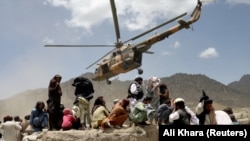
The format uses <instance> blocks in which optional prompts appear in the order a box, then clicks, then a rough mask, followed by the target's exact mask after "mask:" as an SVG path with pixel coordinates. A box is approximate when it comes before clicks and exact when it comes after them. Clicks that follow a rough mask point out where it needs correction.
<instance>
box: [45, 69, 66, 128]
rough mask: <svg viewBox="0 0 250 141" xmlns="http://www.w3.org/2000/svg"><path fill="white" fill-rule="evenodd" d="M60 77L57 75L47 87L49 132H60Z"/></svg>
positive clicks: (61, 114)
mask: <svg viewBox="0 0 250 141" xmlns="http://www.w3.org/2000/svg"><path fill="white" fill-rule="evenodd" d="M61 79H62V76H61V75H59V74H57V75H55V76H54V77H53V78H52V79H51V80H50V82H49V86H48V100H47V106H48V113H49V130H60V129H61V123H62V117H63V107H62V105H61V96H62V89H61V86H60V82H61Z"/></svg>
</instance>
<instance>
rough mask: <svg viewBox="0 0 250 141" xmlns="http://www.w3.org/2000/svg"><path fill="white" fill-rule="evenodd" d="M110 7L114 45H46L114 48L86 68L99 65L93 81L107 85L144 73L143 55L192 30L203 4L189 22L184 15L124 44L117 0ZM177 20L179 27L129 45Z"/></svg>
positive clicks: (198, 3) (199, 3)
mask: <svg viewBox="0 0 250 141" xmlns="http://www.w3.org/2000/svg"><path fill="white" fill-rule="evenodd" d="M110 6H111V11H112V16H113V22H114V27H115V33H116V42H115V44H114V45H45V47H110V46H112V47H114V49H113V50H111V51H110V52H108V53H107V54H105V55H104V56H103V57H101V58H100V59H98V60H97V61H95V62H94V63H92V64H91V65H89V66H88V67H87V68H86V69H88V68H90V67H91V66H93V65H95V64H97V67H96V69H95V72H94V74H93V76H92V80H93V81H103V80H106V82H107V84H111V81H110V80H109V79H110V78H112V77H114V76H117V75H119V74H121V73H127V72H129V71H132V70H134V69H137V70H138V74H139V75H141V74H142V73H143V70H142V69H141V65H142V57H143V53H148V54H153V52H151V51H149V49H150V48H151V47H152V45H153V44H155V43H157V42H159V41H162V40H164V39H165V38H168V37H169V36H170V35H172V34H174V33H176V32H177V31H180V30H182V29H184V28H185V29H188V28H190V25H191V24H193V23H194V22H196V21H197V20H199V18H200V13H201V7H202V2H201V1H200V0H197V5H196V7H195V8H194V10H193V12H192V14H191V18H190V19H189V20H188V21H184V20H182V19H180V18H181V17H184V16H185V15H187V13H183V14H181V15H179V16H177V17H175V18H173V19H171V20H168V21H166V22H164V23H162V24H160V25H158V26H156V27H154V28H151V29H149V30H147V31H145V32H143V33H141V34H139V35H137V36H135V37H133V38H131V39H129V40H126V41H124V42H122V41H120V31H119V24H118V17H117V12H116V6H115V0H110ZM176 20H178V25H175V26H173V27H171V28H169V29H168V30H166V31H163V32H161V33H160V34H157V35H154V36H152V37H151V38H149V39H147V40H144V41H142V42H140V43H137V44H129V43H127V42H129V41H133V40H135V39H138V38H140V37H142V36H144V35H146V34H148V33H150V32H152V31H154V30H155V29H158V28H160V27H162V26H164V25H166V24H169V23H171V22H174V21H176ZM101 60H102V61H101ZM100 61H101V62H100ZM98 62H100V63H98Z"/></svg>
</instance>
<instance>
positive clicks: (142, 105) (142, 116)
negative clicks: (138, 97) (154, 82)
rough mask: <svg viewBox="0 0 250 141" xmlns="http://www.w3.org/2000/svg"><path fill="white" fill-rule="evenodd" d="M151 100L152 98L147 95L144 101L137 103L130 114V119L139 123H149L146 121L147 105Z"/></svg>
mask: <svg viewBox="0 0 250 141" xmlns="http://www.w3.org/2000/svg"><path fill="white" fill-rule="evenodd" d="M150 102H151V98H149V97H146V98H144V99H143V102H141V101H139V102H137V103H136V104H135V107H134V109H133V111H132V112H131V113H130V115H129V119H130V121H132V122H133V123H135V125H137V124H143V125H147V123H146V121H147V120H148V115H147V113H148V112H147V107H146V105H147V104H149V103H150Z"/></svg>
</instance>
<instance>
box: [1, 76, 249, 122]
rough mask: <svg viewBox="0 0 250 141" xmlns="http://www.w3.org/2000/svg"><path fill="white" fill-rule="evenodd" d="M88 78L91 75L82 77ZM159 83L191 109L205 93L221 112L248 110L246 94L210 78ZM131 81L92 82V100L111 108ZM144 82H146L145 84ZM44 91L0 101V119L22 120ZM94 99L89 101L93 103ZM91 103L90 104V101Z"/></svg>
mask: <svg viewBox="0 0 250 141" xmlns="http://www.w3.org/2000/svg"><path fill="white" fill-rule="evenodd" d="M83 75H84V76H85V77H88V78H91V73H86V74H83ZM73 80H74V78H72V79H70V80H68V81H65V82H62V83H61V87H62V90H63V96H62V104H64V105H65V106H66V107H69V108H71V107H72V106H73V101H74V98H75V96H74V87H72V86H71V84H72V82H73ZM161 80H162V83H166V84H167V85H168V87H169V90H170V96H171V97H172V98H176V97H182V98H184V99H185V100H186V103H187V105H188V106H190V107H191V108H192V107H194V106H196V104H197V102H198V101H199V98H200V96H201V91H202V90H205V91H206V92H207V94H208V95H209V96H210V97H211V98H212V99H213V100H214V102H215V105H216V108H217V109H222V108H225V107H227V106H230V107H232V108H233V109H236V108H250V102H249V98H250V94H249V93H248V94H247V93H243V92H241V91H239V90H237V89H236V88H232V87H229V86H226V85H223V84H221V83H220V82H217V81H216V80H213V79H210V78H208V77H207V76H205V75H200V74H196V75H192V74H182V73H178V74H175V75H172V76H170V77H164V78H161ZM131 81H132V80H128V81H120V80H113V81H112V84H111V85H107V84H106V82H105V81H103V82H93V84H94V88H95V94H94V99H95V98H96V97H97V96H103V97H104V99H105V100H106V103H107V107H108V108H111V107H112V101H113V100H114V99H116V98H118V99H121V98H125V97H126V96H127V88H128V86H129V84H130V83H131ZM145 83H146V82H145ZM47 91H48V90H47V88H38V89H34V90H28V91H24V92H21V93H19V94H17V95H15V96H13V97H10V98H8V99H5V100H1V101H0V111H1V112H0V119H2V118H3V116H5V115H13V116H15V115H19V116H21V117H23V116H24V115H26V114H30V111H31V110H32V108H33V107H34V106H35V103H36V102H37V101H38V100H42V101H44V102H46V100H47V95H48V93H47ZM94 99H93V100H92V101H94ZM92 103H93V102H92Z"/></svg>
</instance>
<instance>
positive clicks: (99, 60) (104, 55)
mask: <svg viewBox="0 0 250 141" xmlns="http://www.w3.org/2000/svg"><path fill="white" fill-rule="evenodd" d="M115 49H116V48H114V49H113V50H111V51H109V52H108V53H106V54H105V55H103V56H102V57H101V58H99V59H98V60H96V61H95V62H94V63H92V64H90V65H89V66H88V67H86V69H89V68H90V67H92V66H93V65H94V64H96V63H97V62H99V61H100V60H102V59H103V58H104V57H106V56H107V55H108V54H110V53H111V52H113V51H114V50H115Z"/></svg>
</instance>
